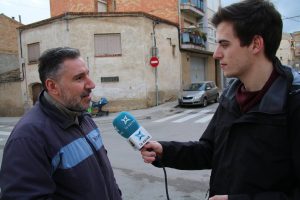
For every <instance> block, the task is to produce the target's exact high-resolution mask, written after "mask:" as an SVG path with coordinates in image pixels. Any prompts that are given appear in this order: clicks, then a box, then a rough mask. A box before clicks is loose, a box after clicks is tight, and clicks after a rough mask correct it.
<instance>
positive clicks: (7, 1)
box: [0, 0, 300, 33]
mask: <svg viewBox="0 0 300 200" xmlns="http://www.w3.org/2000/svg"><path fill="white" fill-rule="evenodd" d="M162 1H165V0H162ZM208 1H210V0H208ZM271 1H272V2H273V3H274V5H275V7H276V8H277V9H278V10H279V12H280V13H281V15H282V18H283V31H284V32H287V33H292V32H295V31H300V2H299V0H271ZM49 2H50V0H26V1H24V0H0V13H3V14H5V15H6V16H8V17H15V19H16V20H19V15H20V16H21V21H22V23H23V24H30V23H34V22H37V21H40V20H43V19H47V18H49V17H50V3H49ZM235 2H238V0H221V4H222V6H226V5H229V4H231V3H235ZM291 17H292V18H291ZM286 18H290V19H286Z"/></svg>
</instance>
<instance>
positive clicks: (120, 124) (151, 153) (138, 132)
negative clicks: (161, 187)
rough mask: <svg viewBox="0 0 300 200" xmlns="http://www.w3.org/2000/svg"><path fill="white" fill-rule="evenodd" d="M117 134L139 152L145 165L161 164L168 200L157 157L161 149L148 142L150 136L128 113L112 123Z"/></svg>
mask: <svg viewBox="0 0 300 200" xmlns="http://www.w3.org/2000/svg"><path fill="white" fill-rule="evenodd" d="M113 125H114V127H115V129H116V130H117V132H118V133H119V134H120V135H121V136H123V137H124V138H126V139H127V141H128V142H129V143H130V144H131V145H132V146H133V148H134V149H137V150H140V151H141V154H142V157H143V159H144V162H145V163H152V162H154V161H157V162H159V163H160V164H161V166H162V168H163V170H164V175H165V188H166V195H167V199H168V200H169V192H168V182H167V172H166V169H165V167H164V166H163V164H162V162H161V160H160V159H159V157H161V155H162V152H163V148H162V145H161V144H160V143H158V142H156V141H150V139H151V138H152V136H151V135H150V134H149V133H148V132H147V131H146V130H145V129H144V128H143V127H142V126H140V125H139V124H138V122H137V121H136V119H135V118H134V117H133V116H132V115H131V114H130V113H128V112H121V113H120V114H119V115H118V116H117V117H116V118H115V119H114V121H113Z"/></svg>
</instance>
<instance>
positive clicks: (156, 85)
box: [155, 67, 158, 106]
mask: <svg viewBox="0 0 300 200" xmlns="http://www.w3.org/2000/svg"><path fill="white" fill-rule="evenodd" d="M155 90H156V106H158V82H157V67H155Z"/></svg>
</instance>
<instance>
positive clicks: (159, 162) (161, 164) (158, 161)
mask: <svg viewBox="0 0 300 200" xmlns="http://www.w3.org/2000/svg"><path fill="white" fill-rule="evenodd" d="M155 161H156V162H157V163H158V164H159V165H160V166H161V167H162V168H163V171H164V177H165V189H166V195H167V200H170V197H169V190H168V176H167V171H166V168H165V166H164V164H163V163H162V161H161V160H160V158H158V157H156V158H155Z"/></svg>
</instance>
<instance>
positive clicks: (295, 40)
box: [291, 31, 300, 72]
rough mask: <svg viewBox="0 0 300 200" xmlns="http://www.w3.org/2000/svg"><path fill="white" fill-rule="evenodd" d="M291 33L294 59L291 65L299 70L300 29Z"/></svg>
mask: <svg viewBox="0 0 300 200" xmlns="http://www.w3.org/2000/svg"><path fill="white" fill-rule="evenodd" d="M291 35H292V46H291V48H292V50H293V55H294V60H293V63H292V66H293V67H294V68H295V69H296V70H298V71H299V72H300V31H297V32H294V33H292V34H291Z"/></svg>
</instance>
